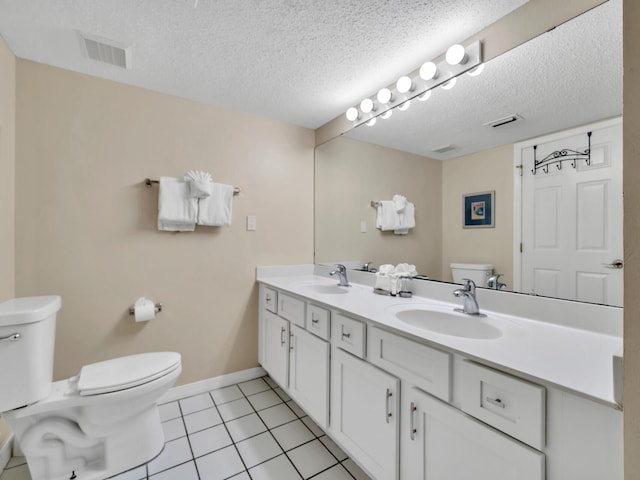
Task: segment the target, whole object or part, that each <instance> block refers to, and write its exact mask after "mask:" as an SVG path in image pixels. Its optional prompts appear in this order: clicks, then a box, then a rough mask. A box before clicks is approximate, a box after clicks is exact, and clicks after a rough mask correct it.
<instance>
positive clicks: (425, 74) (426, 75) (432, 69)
mask: <svg viewBox="0 0 640 480" xmlns="http://www.w3.org/2000/svg"><path fill="white" fill-rule="evenodd" d="M420 78H421V79H423V80H432V79H434V78H438V66H437V65H436V64H435V63H433V62H424V63H423V64H422V66H421V67H420Z"/></svg>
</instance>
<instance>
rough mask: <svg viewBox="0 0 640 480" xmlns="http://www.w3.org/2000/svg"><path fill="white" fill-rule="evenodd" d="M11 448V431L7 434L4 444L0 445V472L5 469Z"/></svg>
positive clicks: (9, 458)
mask: <svg viewBox="0 0 640 480" xmlns="http://www.w3.org/2000/svg"><path fill="white" fill-rule="evenodd" d="M12 448H13V433H12V434H11V435H9V438H7V441H6V442H4V445H2V447H0V473H2V471H3V470H4V469H5V467H6V466H7V463H9V460H11V450H12Z"/></svg>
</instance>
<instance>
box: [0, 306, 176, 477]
mask: <svg viewBox="0 0 640 480" xmlns="http://www.w3.org/2000/svg"><path fill="white" fill-rule="evenodd" d="M60 306H61V299H60V297H59V296H42V297H28V298H27V297H25V298H16V299H13V300H9V301H7V302H4V303H0V365H3V368H2V369H1V370H0V412H2V416H3V417H4V418H5V419H6V420H7V422H8V423H9V425H10V426H11V428H12V430H13V432H14V434H15V438H16V439H17V442H18V445H19V446H20V448H21V449H22V452H23V454H24V455H25V457H26V460H27V464H28V466H29V471H30V473H31V478H32V479H33V480H63V479H64V480H67V479H70V478H75V479H77V480H98V479H105V478H108V477H110V476H112V475H116V474H118V473H120V472H123V471H126V470H129V469H131V468H134V467H137V466H139V465H142V464H144V463H146V462H148V461H149V460H151V459H152V458H153V457H155V456H156V455H158V454H159V453H160V451H161V450H162V448H163V446H164V432H163V429H162V425H161V422H160V415H159V413H158V407H157V401H158V399H159V398H160V397H161V396H162V395H163V394H164V393H165V392H166V391H167V390H168V389H169V388H171V386H172V385H173V384H174V383H175V381H176V380H177V378H178V376H179V375H180V372H181V370H182V366H181V357H180V354H179V353H175V352H154V353H142V354H138V355H131V356H126V357H120V358H115V359H112V360H107V361H104V362H99V363H94V364H91V365H86V366H84V367H82V369H81V370H80V373H79V374H78V375H77V376H74V377H72V378H69V379H67V380H61V381H58V382H53V381H52V379H53V352H54V339H55V324H56V314H57V312H58V310H59V309H60Z"/></svg>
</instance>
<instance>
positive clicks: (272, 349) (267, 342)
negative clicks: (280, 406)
mask: <svg viewBox="0 0 640 480" xmlns="http://www.w3.org/2000/svg"><path fill="white" fill-rule="evenodd" d="M262 322H263V327H264V328H263V334H264V338H263V341H262V347H263V352H262V354H261V355H260V357H261V358H262V367H263V368H264V369H265V370H266V371H267V372H268V373H269V375H270V376H271V378H273V379H274V380H275V381H276V382H277V383H278V384H279V385H280V386H281V387H283V388H287V386H288V385H289V384H288V380H289V322H288V321H287V320H285V319H283V318H280V317H279V316H277V315H274V314H273V313H271V312H267V311H266V310H263V311H262Z"/></svg>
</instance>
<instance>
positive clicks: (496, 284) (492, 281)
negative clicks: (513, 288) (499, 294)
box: [487, 273, 507, 290]
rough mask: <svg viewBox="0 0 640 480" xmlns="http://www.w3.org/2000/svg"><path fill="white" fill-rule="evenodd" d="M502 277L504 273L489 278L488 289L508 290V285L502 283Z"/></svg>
mask: <svg viewBox="0 0 640 480" xmlns="http://www.w3.org/2000/svg"><path fill="white" fill-rule="evenodd" d="M501 276H502V273H498V274H497V275H494V276H493V277H489V280H487V287H489V288H493V289H494V290H502V289H503V288H506V286H507V284H506V283H502V282H500V277H501Z"/></svg>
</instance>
